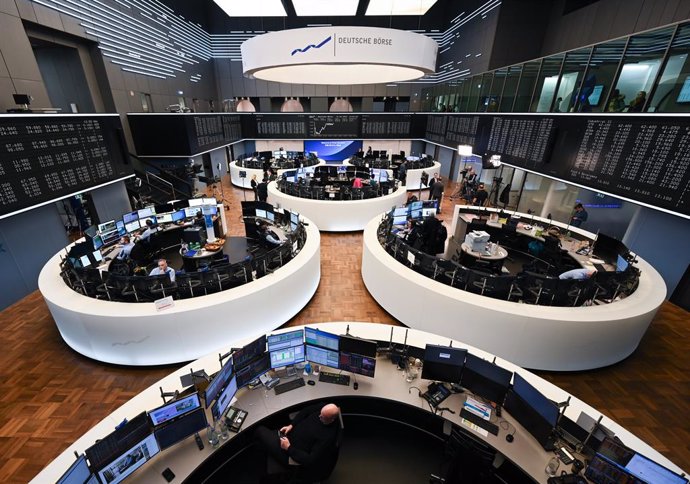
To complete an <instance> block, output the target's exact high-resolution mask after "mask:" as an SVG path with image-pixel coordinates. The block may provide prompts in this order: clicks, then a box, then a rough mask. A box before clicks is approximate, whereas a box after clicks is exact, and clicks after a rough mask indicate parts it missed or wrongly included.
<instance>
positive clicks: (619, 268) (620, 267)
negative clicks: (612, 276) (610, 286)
mask: <svg viewBox="0 0 690 484" xmlns="http://www.w3.org/2000/svg"><path fill="white" fill-rule="evenodd" d="M629 265H630V264H629V263H628V261H627V260H626V259H625V257H623V256H622V255H620V254H619V255H618V258H617V259H616V272H625V271H626V270H627V269H628V266H629Z"/></svg>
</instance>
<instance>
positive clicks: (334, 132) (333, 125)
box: [309, 114, 359, 139]
mask: <svg viewBox="0 0 690 484" xmlns="http://www.w3.org/2000/svg"><path fill="white" fill-rule="evenodd" d="M358 136H359V115H358V114H311V115H309V137H310V138H345V139H347V138H357V137H358Z"/></svg>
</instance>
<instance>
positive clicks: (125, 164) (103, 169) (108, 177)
mask: <svg viewBox="0 0 690 484" xmlns="http://www.w3.org/2000/svg"><path fill="white" fill-rule="evenodd" d="M128 156H129V155H128V154H127V151H126V148H125V142H124V138H123V135H122V124H121V123H120V118H119V116H117V115H83V116H82V115H77V116H73V115H66V114H62V115H59V116H56V115H29V114H25V115H0V218H3V217H7V216H10V215H12V214H14V213H17V212H20V211H23V210H26V209H29V208H32V207H36V206H40V205H43V204H45V203H48V202H51V201H55V200H59V199H61V198H64V197H67V196H70V195H73V194H76V193H79V192H83V191H86V190H89V189H91V188H94V187H97V186H99V185H102V184H105V183H108V182H112V181H115V180H119V179H122V178H125V177H128V176H132V175H133V173H134V172H133V169H132V167H131V165H130V164H129V160H128Z"/></svg>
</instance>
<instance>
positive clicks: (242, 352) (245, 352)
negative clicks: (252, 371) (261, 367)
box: [232, 334, 266, 386]
mask: <svg viewBox="0 0 690 484" xmlns="http://www.w3.org/2000/svg"><path fill="white" fill-rule="evenodd" d="M264 351H266V335H265V334H264V335H261V336H259V337H258V338H257V339H255V340H254V341H252V342H251V343H249V344H248V345H246V346H244V347H243V348H240V349H238V350H237V351H235V352H234V353H233V354H232V364H233V365H234V366H235V371H237V370H238V369H239V368H242V367H243V366H246V365H248V364H249V363H250V362H251V361H252V360H253V359H255V358H258V357H259V356H261V355H262V354H263V353H264ZM240 386H241V385H240Z"/></svg>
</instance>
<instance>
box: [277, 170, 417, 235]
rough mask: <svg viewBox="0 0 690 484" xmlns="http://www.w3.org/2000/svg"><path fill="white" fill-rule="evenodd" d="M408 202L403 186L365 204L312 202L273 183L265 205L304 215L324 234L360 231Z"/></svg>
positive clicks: (357, 201) (348, 201) (362, 202)
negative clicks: (289, 193) (282, 190)
mask: <svg viewBox="0 0 690 484" xmlns="http://www.w3.org/2000/svg"><path fill="white" fill-rule="evenodd" d="M406 201H407V192H406V190H405V187H404V186H400V187H398V189H397V190H395V191H394V192H393V193H391V194H388V195H384V196H382V197H376V198H368V199H365V200H312V199H308V198H300V197H295V196H292V195H288V194H286V193H283V192H281V191H280V190H278V187H277V186H276V183H275V182H271V183H269V184H268V202H269V203H271V204H273V205H278V206H280V207H283V208H286V209H288V210H290V211H293V212H298V213H300V214H304V215H305V216H306V217H307V218H308V219H309V220H313V221H314V222H315V223H316V225H318V227H319V230H323V231H325V232H349V231H353V230H362V229H364V227H365V226H366V224H367V223H368V222H369V221H370V220H371V219H372V217H375V216H377V215H380V214H381V213H383V212H385V211H387V210H390V208H391V207H393V206H395V207H398V206H400V205H403V204H404V203H405V202H406Z"/></svg>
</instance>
